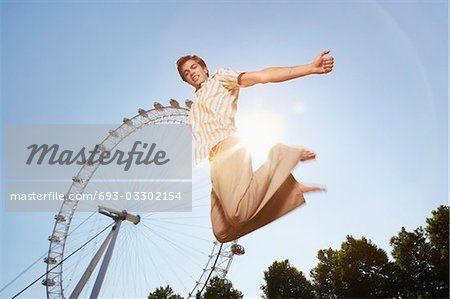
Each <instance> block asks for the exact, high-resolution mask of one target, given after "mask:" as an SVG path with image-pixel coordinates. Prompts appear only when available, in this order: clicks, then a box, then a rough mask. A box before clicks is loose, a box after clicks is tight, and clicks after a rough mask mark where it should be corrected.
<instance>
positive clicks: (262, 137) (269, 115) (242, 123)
mask: <svg viewBox="0 0 450 299" xmlns="http://www.w3.org/2000/svg"><path fill="white" fill-rule="evenodd" d="M241 112H242V111H241ZM236 122H237V127H238V131H239V135H240V137H241V141H242V142H243V143H244V145H245V146H246V147H247V149H248V150H249V151H250V153H251V155H252V163H253V166H254V167H257V166H259V165H260V164H261V163H262V162H264V161H265V160H266V158H267V154H268V153H269V150H270V148H271V147H272V146H274V145H275V144H276V143H278V142H280V141H281V140H282V139H283V134H284V132H285V130H284V122H283V119H282V117H281V116H280V115H278V114H276V113H275V112H272V111H270V110H263V109H256V110H253V111H252V112H250V113H241V114H240V117H238V118H237V121H236Z"/></svg>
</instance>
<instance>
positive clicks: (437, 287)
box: [391, 206, 449, 298]
mask: <svg viewBox="0 0 450 299" xmlns="http://www.w3.org/2000/svg"><path fill="white" fill-rule="evenodd" d="M432 215H433V216H432V218H428V219H427V220H426V222H427V225H426V227H425V229H423V228H422V227H419V228H417V229H415V230H414V231H413V232H408V231H406V229H405V228H404V227H402V229H401V230H400V232H399V233H398V235H397V236H395V237H392V238H391V245H392V247H393V250H392V256H393V257H394V259H395V263H396V264H397V265H398V266H399V268H400V270H401V275H400V277H401V280H402V281H401V285H402V288H403V293H404V295H405V296H407V297H428V298H448V295H449V293H448V292H449V286H448V280H449V273H448V272H449V257H448V253H449V251H448V246H449V208H448V207H446V206H440V207H438V209H437V210H436V211H432Z"/></svg>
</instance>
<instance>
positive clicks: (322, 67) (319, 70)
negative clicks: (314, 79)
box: [311, 50, 334, 74]
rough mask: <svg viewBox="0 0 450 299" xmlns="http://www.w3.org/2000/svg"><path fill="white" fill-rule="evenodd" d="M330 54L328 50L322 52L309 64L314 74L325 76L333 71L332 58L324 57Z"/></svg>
mask: <svg viewBox="0 0 450 299" xmlns="http://www.w3.org/2000/svg"><path fill="white" fill-rule="evenodd" d="M328 53H330V50H326V51H322V52H321V53H320V54H319V55H317V57H316V59H314V61H313V62H312V63H311V65H312V67H313V72H314V73H315V74H327V73H329V72H331V71H332V70H333V63H334V58H333V57H331V56H330V57H324V56H325V55H327V54H328Z"/></svg>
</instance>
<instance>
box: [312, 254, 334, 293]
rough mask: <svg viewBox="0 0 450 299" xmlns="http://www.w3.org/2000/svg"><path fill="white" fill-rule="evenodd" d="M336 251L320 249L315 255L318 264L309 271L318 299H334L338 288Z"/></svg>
mask: <svg viewBox="0 0 450 299" xmlns="http://www.w3.org/2000/svg"><path fill="white" fill-rule="evenodd" d="M337 254H338V251H337V250H333V249H331V248H328V249H321V250H319V252H318V253H317V259H318V260H319V263H318V264H317V266H316V267H315V268H314V269H312V270H311V278H312V280H313V286H314V290H315V292H316V296H317V297H319V298H336V297H337V295H336V290H337V288H338V287H339V286H338V284H340V280H339V279H338V277H337V275H338V271H337V269H338V260H337Z"/></svg>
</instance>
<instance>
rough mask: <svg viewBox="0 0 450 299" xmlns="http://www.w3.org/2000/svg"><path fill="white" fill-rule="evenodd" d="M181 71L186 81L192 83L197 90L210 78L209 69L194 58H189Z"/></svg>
mask: <svg viewBox="0 0 450 299" xmlns="http://www.w3.org/2000/svg"><path fill="white" fill-rule="evenodd" d="M181 72H182V74H183V77H184V79H185V80H186V82H187V83H188V84H189V85H192V86H193V87H194V88H195V90H197V89H199V88H200V86H201V84H202V83H203V82H205V81H206V79H208V69H207V68H204V67H202V66H201V65H200V64H199V63H197V62H196V61H195V60H193V59H189V60H188V61H186V62H185V63H184V64H183V66H182V67H181Z"/></svg>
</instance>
